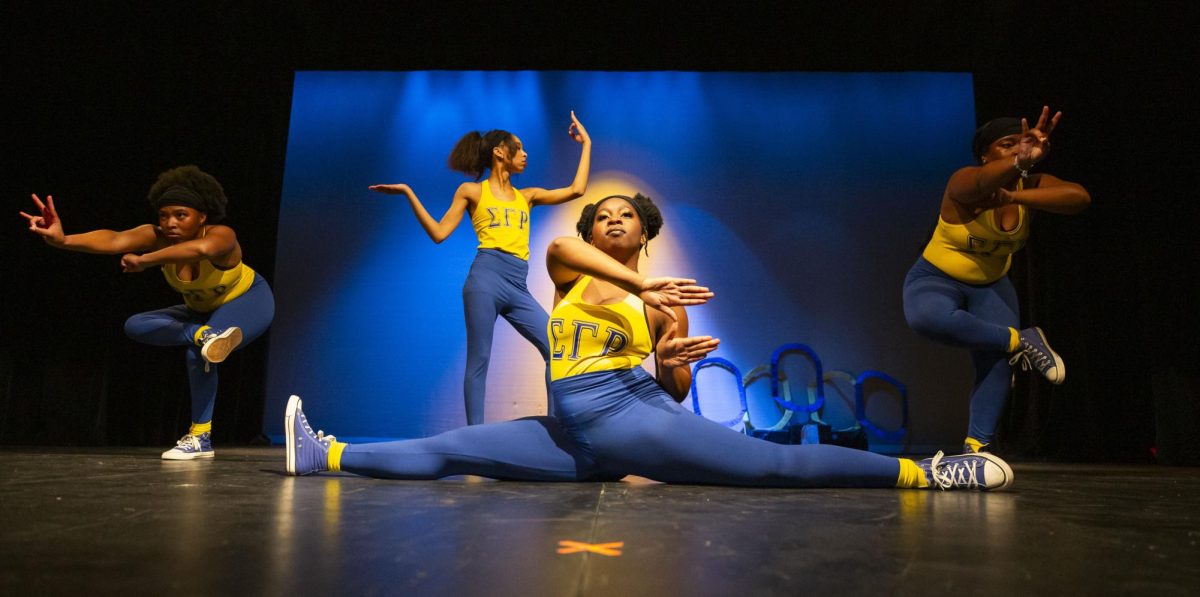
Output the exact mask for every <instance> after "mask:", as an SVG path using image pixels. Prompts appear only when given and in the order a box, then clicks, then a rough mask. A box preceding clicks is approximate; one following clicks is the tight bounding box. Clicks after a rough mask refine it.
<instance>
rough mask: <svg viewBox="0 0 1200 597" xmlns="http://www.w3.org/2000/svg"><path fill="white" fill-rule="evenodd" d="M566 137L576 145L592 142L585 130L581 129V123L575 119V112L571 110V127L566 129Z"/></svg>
mask: <svg viewBox="0 0 1200 597" xmlns="http://www.w3.org/2000/svg"><path fill="white" fill-rule="evenodd" d="M567 135H569V136H570V137H571V138H572V139H574V140H575V142H576V143H587V142H589V141H591V140H592V138H591V137H589V136H588V132H587V129H585V128H583V123H582V122H579V119H578V118H576V117H575V111H574V110H571V126H569V127H567Z"/></svg>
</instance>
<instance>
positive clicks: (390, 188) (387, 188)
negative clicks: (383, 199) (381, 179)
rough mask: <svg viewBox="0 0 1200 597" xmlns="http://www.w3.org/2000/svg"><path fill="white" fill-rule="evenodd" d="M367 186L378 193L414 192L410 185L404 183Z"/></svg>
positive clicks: (402, 193) (401, 193)
mask: <svg viewBox="0 0 1200 597" xmlns="http://www.w3.org/2000/svg"><path fill="white" fill-rule="evenodd" d="M367 188H368V189H371V190H372V191H375V192H376V193H383V194H384V195H406V194H408V193H410V192H412V189H410V188H408V185H406V184H404V183H397V184H373V185H371V186H369V187H367Z"/></svg>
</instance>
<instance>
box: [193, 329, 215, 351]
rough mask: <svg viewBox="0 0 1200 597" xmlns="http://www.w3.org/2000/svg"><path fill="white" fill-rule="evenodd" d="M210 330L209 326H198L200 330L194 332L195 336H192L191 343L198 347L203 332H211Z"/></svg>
mask: <svg viewBox="0 0 1200 597" xmlns="http://www.w3.org/2000/svg"><path fill="white" fill-rule="evenodd" d="M211 329H212V326H211V325H202V326H200V329H198V330H196V333H195V334H192V342H193V343H195V345H196V346H200V337H201V336H203V335H204V332H205V331H206V330H211Z"/></svg>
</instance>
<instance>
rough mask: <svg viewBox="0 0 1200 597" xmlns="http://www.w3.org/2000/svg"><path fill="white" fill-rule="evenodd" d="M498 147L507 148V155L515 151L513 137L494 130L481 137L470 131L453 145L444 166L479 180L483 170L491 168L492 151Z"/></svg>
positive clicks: (476, 132) (506, 132)
mask: <svg viewBox="0 0 1200 597" xmlns="http://www.w3.org/2000/svg"><path fill="white" fill-rule="evenodd" d="M499 145H504V146H505V147H506V148H508V152H509V155H512V154H513V153H514V152H515V151H516V144H515V143H513V135H512V133H510V132H508V131H502V130H499V129H495V130H490V131H488V132H487V133H486V134H483V135H480V134H479V131H471V132H469V133H467V134H465V135H463V136H462V138H461V139H459V140H458V143H455V144H454V149H451V150H450V157H449V158H448V159H447V160H446V164H447V165H448V166H450V169H451V170H454V171H456V172H462V173H463V174H466V175H467V176H474V177H475V180H479V179H480V178H482V177H483V172H484V170H487V169H488V168H490V167H491V166H492V150H493V149H495V148H496V147H497V146H499Z"/></svg>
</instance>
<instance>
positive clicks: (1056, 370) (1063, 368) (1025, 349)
mask: <svg viewBox="0 0 1200 597" xmlns="http://www.w3.org/2000/svg"><path fill="white" fill-rule="evenodd" d="M1018 336H1020V339H1021V346H1020V347H1018V348H1017V352H1014V353H1013V355H1012V358H1011V359H1009V360H1008V364H1009V365H1016V364H1017V361H1020V362H1021V369H1023V370H1025V371H1029V369H1030V368H1033V369H1037V372H1038V373H1041V374H1042V375H1043V376H1045V378H1046V379H1047V380H1049V381H1050V383H1052V384H1055V385H1058V384H1060V383H1062V382H1063V380H1064V379H1066V378H1067V365H1066V364H1065V363H1063V360H1062V357H1060V356H1058V353H1057V352H1054V350H1053V349H1051V348H1050V343H1048V342H1046V334H1044V333H1042V328H1039V327H1031V328H1025V329H1023V330H1021V331H1020V332H1018Z"/></svg>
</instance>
